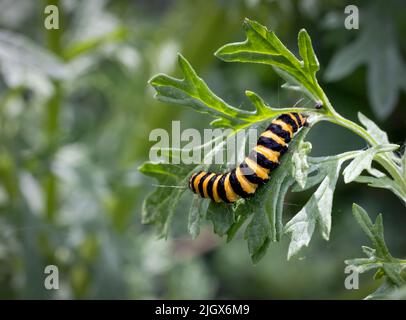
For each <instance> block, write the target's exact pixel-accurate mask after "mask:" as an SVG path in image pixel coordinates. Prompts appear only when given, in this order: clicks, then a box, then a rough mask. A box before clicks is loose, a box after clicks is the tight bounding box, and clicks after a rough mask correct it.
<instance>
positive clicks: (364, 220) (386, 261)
mask: <svg viewBox="0 0 406 320" xmlns="http://www.w3.org/2000/svg"><path fill="white" fill-rule="evenodd" d="M353 214H354V217H355V219H356V220H357V222H358V224H359V225H360V226H361V228H362V230H363V231H364V232H365V234H366V235H367V237H368V238H369V240H370V241H371V242H372V244H373V246H374V249H372V248H368V247H363V251H364V253H365V254H366V255H367V256H368V258H359V259H352V260H347V261H346V262H345V263H346V264H348V265H352V266H354V267H355V270H357V271H358V272H360V273H362V272H366V271H369V270H371V269H378V273H377V275H378V278H379V277H380V276H382V274H384V275H385V276H386V277H387V282H386V284H384V285H383V287H381V288H380V289H378V291H376V292H375V293H374V294H372V295H370V296H368V297H367V299H372V298H374V299H378V298H383V297H384V295H383V294H384V293H385V294H386V293H388V292H389V291H391V290H392V289H393V287H394V286H397V287H400V286H403V285H405V284H406V279H404V277H403V276H402V272H403V270H404V269H405V267H406V264H405V262H404V260H403V261H402V260H399V259H396V258H393V257H392V255H391V254H390V253H389V250H388V247H387V246H386V243H385V239H384V230H383V222H382V215H381V214H379V215H378V216H377V218H376V220H375V223H372V221H371V219H370V218H369V216H368V214H367V212H366V211H365V210H364V209H363V208H361V207H360V206H358V205H357V204H355V203H354V204H353ZM389 289H390V290H389Z"/></svg>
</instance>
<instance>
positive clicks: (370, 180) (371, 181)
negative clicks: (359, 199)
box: [354, 176, 406, 203]
mask: <svg viewBox="0 0 406 320" xmlns="http://www.w3.org/2000/svg"><path fill="white" fill-rule="evenodd" d="M354 181H356V182H359V183H366V184H368V186H369V187H373V188H381V189H388V190H390V191H391V192H393V193H394V194H395V195H396V196H398V197H399V198H400V199H401V200H402V201H403V202H404V203H406V194H405V193H404V192H403V190H402V189H401V188H400V187H399V185H398V184H397V183H396V182H395V181H394V180H392V179H391V178H389V177H387V176H384V177H378V178H375V177H369V176H359V177H357V178H356V179H355V180H354Z"/></svg>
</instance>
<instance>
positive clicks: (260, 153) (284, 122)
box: [189, 112, 307, 203]
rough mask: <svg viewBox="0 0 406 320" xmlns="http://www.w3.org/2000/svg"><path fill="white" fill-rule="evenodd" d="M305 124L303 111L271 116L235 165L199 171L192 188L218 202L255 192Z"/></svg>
mask: <svg viewBox="0 0 406 320" xmlns="http://www.w3.org/2000/svg"><path fill="white" fill-rule="evenodd" d="M306 125H307V118H306V116H304V115H302V114H300V113H296V112H292V113H284V114H281V115H280V116H279V117H277V118H276V119H274V120H272V122H271V124H270V125H269V126H268V127H267V128H266V130H265V131H264V132H263V133H262V134H261V135H260V136H259V138H258V141H257V145H256V146H255V147H254V148H253V149H252V150H251V152H250V153H249V155H248V156H247V157H246V158H245V159H244V160H243V161H242V163H241V164H239V165H238V166H237V167H236V168H235V169H232V170H231V171H229V172H225V173H213V172H206V171H199V172H196V173H194V174H192V175H191V176H190V178H189V188H190V189H191V190H192V191H193V192H194V193H196V194H198V195H200V196H201V197H204V198H210V199H212V200H213V201H215V202H226V203H232V202H235V201H237V200H238V199H240V198H248V197H251V196H253V195H254V194H255V191H256V190H257V188H258V187H259V186H260V185H262V184H265V183H267V182H268V181H269V174H270V173H271V172H272V171H273V170H275V169H276V168H277V167H278V166H279V159H280V157H281V156H282V155H283V154H284V153H285V152H286V151H287V149H288V143H289V142H290V141H291V139H292V138H293V136H294V134H295V133H296V132H297V131H298V130H299V129H300V128H302V127H303V126H306Z"/></svg>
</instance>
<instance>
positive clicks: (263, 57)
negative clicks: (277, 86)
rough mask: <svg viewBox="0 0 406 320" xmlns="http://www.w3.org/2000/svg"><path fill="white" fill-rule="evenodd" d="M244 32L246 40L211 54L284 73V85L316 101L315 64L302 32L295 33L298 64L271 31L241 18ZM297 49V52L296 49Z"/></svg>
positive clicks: (316, 67) (303, 31) (311, 51)
mask: <svg viewBox="0 0 406 320" xmlns="http://www.w3.org/2000/svg"><path fill="white" fill-rule="evenodd" d="M244 29H245V32H246V35H247V39H246V40H245V41H243V42H236V43H230V44H226V45H224V46H223V47H221V48H220V49H219V50H217V52H216V53H215V55H216V56H217V57H219V58H220V59H222V60H224V61H227V62H250V63H263V64H268V65H271V66H272V67H274V68H275V69H277V70H279V71H282V72H285V73H286V76H285V77H284V78H285V79H286V78H288V79H289V80H288V79H286V80H287V82H288V83H293V82H294V84H295V86H294V88H295V87H296V86H299V87H304V88H305V90H304V91H307V92H308V93H310V95H311V97H312V98H313V99H314V100H318V92H317V90H316V89H315V86H314V80H315V72H316V71H317V70H318V61H317V58H316V55H315V54H314V51H313V48H312V45H311V40H310V37H309V36H308V35H307V33H306V31H305V30H302V31H301V32H300V33H299V39H298V40H299V42H300V43H299V50H301V52H300V53H301V55H302V58H303V59H304V61H303V62H302V61H299V60H298V59H297V58H296V56H295V55H294V54H293V53H292V52H290V51H289V50H288V49H287V48H286V47H285V46H284V45H283V43H282V42H281V41H280V40H279V39H278V37H277V36H276V35H275V33H274V32H273V31H269V30H268V29H267V28H266V27H265V26H262V25H260V24H259V23H258V22H255V21H252V20H249V19H245V21H244ZM300 48H301V49H300Z"/></svg>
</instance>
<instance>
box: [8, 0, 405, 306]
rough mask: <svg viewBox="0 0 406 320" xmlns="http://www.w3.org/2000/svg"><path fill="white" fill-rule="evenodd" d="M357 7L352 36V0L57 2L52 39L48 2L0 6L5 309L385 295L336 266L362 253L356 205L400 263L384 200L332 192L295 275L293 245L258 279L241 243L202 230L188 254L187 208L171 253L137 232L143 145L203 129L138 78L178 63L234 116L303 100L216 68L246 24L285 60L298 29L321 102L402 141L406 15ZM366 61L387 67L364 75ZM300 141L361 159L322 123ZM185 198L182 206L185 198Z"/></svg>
mask: <svg viewBox="0 0 406 320" xmlns="http://www.w3.org/2000/svg"><path fill="white" fill-rule="evenodd" d="M49 3H56V2H55V1H49ZM351 3H352V4H357V5H359V8H360V17H361V18H360V21H361V23H360V30H346V29H345V28H344V24H343V20H344V18H345V16H344V7H345V5H346V3H345V1H335V0H329V1H318V0H306V1H267V0H263V1H261V0H236V1H232V2H231V1H224V0H197V1H193V2H192V1H187V0H179V1H164V0H154V1H146V0H145V1H142V0H138V1H110V2H108V1H103V0H90V1H75V0H65V1H63V0H60V1H58V2H57V3H56V4H57V5H58V8H59V13H60V19H61V20H60V30H58V31H55V30H46V29H45V28H44V25H43V21H44V17H45V15H44V8H45V6H46V5H47V4H48V2H47V1H43V2H31V1H24V0H3V1H2V2H0V27H1V30H0V73H1V80H0V297H2V298H135V299H142V298H362V297H364V296H366V294H367V293H368V292H371V291H372V289H373V288H375V287H378V285H379V282H374V281H373V280H369V279H370V276H369V275H366V276H362V277H361V280H360V284H361V286H360V290H354V291H348V290H345V288H344V285H343V283H344V278H345V274H344V267H345V266H344V263H343V261H344V260H345V259H347V258H349V257H354V256H358V255H359V251H360V250H359V247H360V245H362V244H363V243H364V238H363V236H362V235H361V233H360V232H359V230H358V227H355V221H354V219H353V217H352V216H351V203H352V202H354V201H356V202H357V203H359V204H360V205H362V206H363V207H364V208H366V209H367V211H369V212H384V213H385V237H386V241H387V243H388V245H389V247H390V248H391V252H392V253H393V255H394V256H400V257H404V256H406V251H405V247H406V246H405V244H406V243H405V241H406V240H405V238H404V237H402V235H403V234H404V228H405V227H404V226H405V224H406V215H405V209H404V207H403V206H402V204H401V203H400V202H399V201H398V200H397V199H396V197H395V196H393V195H392V194H390V193H389V192H387V191H383V190H371V189H369V188H367V187H364V186H361V185H349V186H345V187H344V186H343V183H342V181H339V183H338V187H337V193H336V197H335V201H334V208H335V209H334V210H333V221H334V224H333V229H332V234H331V237H330V242H329V243H327V244H326V243H324V242H321V241H320V239H316V241H314V245H313V246H312V247H311V248H309V249H308V250H307V251H306V252H305V253H304V254H302V256H301V257H299V258H298V259H296V260H293V261H289V262H287V261H286V258H285V253H286V250H287V245H288V243H283V244H282V245H281V246H275V247H273V246H271V247H270V252H269V253H268V254H267V255H266V256H265V257H264V259H263V260H262V261H261V263H260V264H259V265H257V266H255V267H253V266H252V265H251V262H250V261H249V257H248V255H247V254H246V252H245V250H246V246H245V244H244V243H243V242H242V240H241V239H240V238H239V239H237V241H234V242H233V243H231V244H227V245H226V244H225V243H224V241H222V240H221V239H219V238H216V237H215V236H213V235H212V231H211V230H210V226H204V230H202V232H201V234H200V236H199V237H198V238H197V239H196V240H194V241H192V240H191V238H190V236H189V235H188V234H187V230H186V226H187V221H186V210H182V209H178V211H177V212H176V213H175V214H176V216H177V219H176V220H175V221H177V223H176V224H175V225H174V226H173V228H172V230H171V234H170V236H169V237H168V240H167V241H164V240H158V239H157V237H156V235H155V234H154V230H152V229H151V228H149V227H148V226H143V225H141V221H140V211H141V203H142V200H143V198H144V197H145V195H146V194H147V193H148V192H149V191H150V190H152V189H153V188H154V187H153V185H152V184H153V183H154V182H153V180H152V179H149V178H146V177H144V176H142V175H141V174H140V173H139V172H138V171H137V167H138V166H139V164H140V163H142V162H143V161H144V160H146V159H147V158H148V152H149V147H150V146H151V144H152V143H151V142H149V140H148V136H149V132H150V131H151V130H152V129H154V128H158V127H161V128H168V126H169V125H170V120H181V123H182V129H184V128H185V127H184V126H186V127H194V128H198V129H203V128H204V127H206V126H207V125H208V123H209V121H208V118H206V117H204V116H202V117H200V116H199V117H196V116H195V114H194V113H193V112H192V111H190V110H187V109H186V108H178V107H173V108H170V107H168V106H165V105H163V104H161V103H158V102H156V101H154V100H153V98H152V90H151V88H149V87H148V85H147V80H148V79H149V78H150V77H151V76H152V75H153V74H155V73H157V72H166V73H171V74H175V75H176V72H178V70H176V69H175V64H176V53H177V52H178V51H179V52H182V53H183V54H184V55H185V57H186V58H187V59H188V60H189V61H190V62H191V64H192V65H193V66H194V67H195V68H196V69H197V70H198V71H199V74H201V75H202V76H203V77H204V78H205V79H207V81H208V83H209V85H210V87H215V88H216V91H217V93H218V94H219V95H220V96H222V97H224V98H225V99H226V100H227V101H230V102H231V103H237V102H239V101H241V100H242V99H243V92H244V90H245V89H247V88H249V89H253V90H254V89H255V90H254V91H255V92H258V93H259V94H261V96H262V97H264V98H265V99H266V101H267V102H269V103H270V104H274V105H286V106H291V105H292V104H294V103H295V102H296V100H297V96H292V95H291V94H290V93H289V92H286V91H282V90H280V89H279V86H280V85H281V84H282V83H281V82H280V80H278V78H277V77H276V76H275V75H274V74H273V73H272V72H270V70H269V69H267V68H264V67H263V66H250V65H234V64H224V63H222V62H220V61H218V60H216V59H214V58H213V56H212V53H213V52H214V51H215V50H216V49H217V48H218V47H220V46H221V45H222V44H224V43H226V42H230V41H232V40H235V41H241V22H242V21H243V18H244V17H250V18H252V19H254V20H257V21H261V23H262V24H264V25H269V24H271V23H272V27H273V29H274V30H276V31H277V32H278V34H279V35H280V37H281V38H283V39H286V41H287V45H288V46H289V47H290V48H293V47H295V46H294V45H293V44H294V43H295V42H296V35H297V32H298V30H299V29H300V28H302V27H304V28H306V29H307V31H308V32H309V33H310V35H311V36H312V39H313V45H314V46H315V50H316V51H317V54H318V57H319V60H320V65H321V71H320V73H321V75H322V79H323V75H324V77H325V79H326V80H329V81H332V80H337V81H335V82H328V83H325V84H324V87H325V88H327V93H328V94H329V97H330V99H331V100H333V101H335V104H336V105H337V107H338V106H339V108H340V110H341V111H342V113H343V114H345V115H346V116H348V117H349V118H355V115H356V112H357V111H361V112H362V113H364V114H366V115H368V117H370V118H372V119H374V120H375V121H377V122H378V123H379V124H380V126H381V127H382V128H383V129H384V130H385V131H386V132H388V134H389V137H390V140H391V141H393V142H395V143H398V144H403V143H404V132H405V130H404V129H405V125H406V111H405V108H404V107H403V106H404V104H405V94H404V91H405V83H406V82H405V67H404V66H405V62H404V61H405V58H404V57H405V48H406V43H405V38H404V37H401V35H402V34H404V32H405V31H406V24H405V21H406V19H404V17H405V13H404V4H403V3H402V1H400V0H392V1H389V2H388V1H376V4H375V3H374V4H373V5H372V4H371V3H370V2H368V1H351ZM382 8H384V9H382ZM402 9H403V10H402ZM367 12H372V13H368V14H367ZM373 12H375V13H376V12H378V13H379V15H378V18H377V17H376V16H374V14H373ZM364 13H365V14H364ZM383 16H384V17H386V18H385V19H383V18H382V17H383ZM368 17H371V18H368ZM383 21H387V22H385V23H383ZM386 23H389V24H390V26H388V27H386ZM384 25H385V28H383V26H384ZM366 29H367V30H379V31H381V32H382V30H385V32H384V33H383V34H384V36H386V37H385V39H386V40H385V41H386V42H387V44H385V46H384V47H383V48H381V47H379V46H378V45H376V44H374V43H375V42H374V41H373V40H371V41H369V42H368V43H366V44H364V42H363V41H367V40H365V39H364V38H368V39H370V38H371V35H374V34H376V33H374V31H368V32H367V31H366ZM366 33H367V34H368V37H367V36H365V34H366ZM359 43H361V44H359ZM354 47H355V49H354ZM354 50H355V51H354ZM356 53H357V55H355V54H356ZM358 54H359V55H358ZM348 56H349V58H346V57H348ZM393 57H395V59H393ZM371 59H372V60H373V59H380V60H382V61H385V62H384V63H382V65H384V66H386V67H385V68H382V69H380V70H371V64H370V63H368V61H371ZM340 70H341V72H340ZM343 70H344V71H343ZM324 72H325V73H324ZM395 74H396V75H395ZM377 79H378V80H381V81H377ZM402 90H403V91H402ZM379 105H381V107H380V108H378V107H379ZM202 120H207V121H206V122H205V121H202ZM309 136H310V140H311V141H312V143H313V153H315V154H316V155H324V154H331V153H337V152H342V151H344V150H348V149H352V148H357V147H358V148H359V147H363V145H362V144H361V142H360V140H358V139H357V138H354V137H353V136H352V135H351V134H350V133H348V132H345V131H343V130H341V129H340V128H337V127H334V126H331V125H327V124H326V125H321V126H320V127H319V128H317V129H316V130H314V131H312V132H311V133H310V135H309ZM308 195H309V194H307V195H303V196H302V195H296V194H291V195H288V201H287V202H286V203H285V205H286V209H287V210H288V211H290V212H291V213H293V212H294V211H295V210H290V209H292V208H293V209H295V208H296V207H298V206H300V205H303V202H304V201H305V199H307V198H308ZM181 200H182V201H183V202H184V203H185V206H186V207H187V206H189V201H190V198H188V197H184V198H182V199H181ZM182 207H184V206H180V208H182ZM238 237H240V236H238ZM49 264H55V265H57V266H58V267H59V271H60V281H61V283H60V289H59V290H55V291H52V290H46V289H45V288H44V278H45V275H44V268H45V266H46V265H49Z"/></svg>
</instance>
